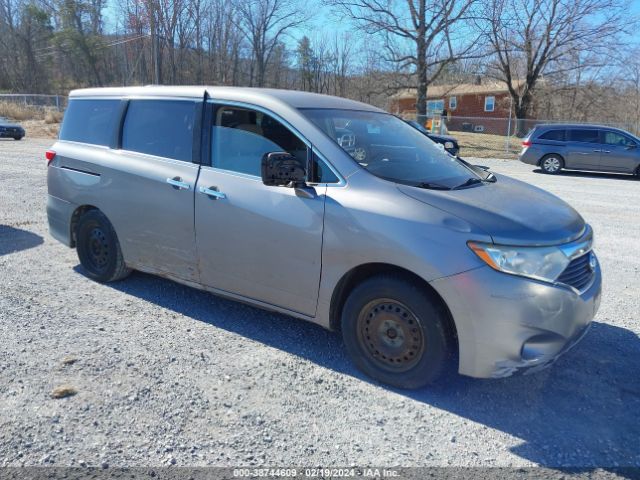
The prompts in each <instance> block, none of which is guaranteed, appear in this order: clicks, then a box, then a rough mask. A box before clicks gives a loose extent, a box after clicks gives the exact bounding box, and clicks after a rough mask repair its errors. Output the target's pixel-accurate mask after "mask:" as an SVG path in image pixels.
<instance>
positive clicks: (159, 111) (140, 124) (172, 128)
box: [122, 100, 196, 162]
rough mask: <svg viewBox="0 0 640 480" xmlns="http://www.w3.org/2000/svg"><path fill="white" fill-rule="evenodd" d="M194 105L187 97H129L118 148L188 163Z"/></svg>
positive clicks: (190, 157) (190, 149)
mask: <svg viewBox="0 0 640 480" xmlns="http://www.w3.org/2000/svg"><path fill="white" fill-rule="evenodd" d="M195 109H196V104H195V102H192V101H187V100H132V101H131V102H129V107H128V108H127V116H126V118H125V121H124V127H123V129H122V149H123V150H129V151H132V152H139V153H146V154H148V155H155V156H158V157H165V158H171V159H174V160H183V161H185V162H190V161H191V159H192V155H193V124H194V117H195Z"/></svg>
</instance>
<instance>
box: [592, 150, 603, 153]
mask: <svg viewBox="0 0 640 480" xmlns="http://www.w3.org/2000/svg"><path fill="white" fill-rule="evenodd" d="M594 152H596V153H599V152H602V150H594Z"/></svg>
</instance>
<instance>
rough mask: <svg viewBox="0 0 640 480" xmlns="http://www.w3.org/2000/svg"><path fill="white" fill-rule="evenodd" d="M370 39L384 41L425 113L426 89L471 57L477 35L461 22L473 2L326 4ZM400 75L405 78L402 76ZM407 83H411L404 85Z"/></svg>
mask: <svg viewBox="0 0 640 480" xmlns="http://www.w3.org/2000/svg"><path fill="white" fill-rule="evenodd" d="M326 1H327V2H328V3H329V4H330V5H332V6H334V7H337V8H338V9H339V10H340V11H341V12H343V13H346V14H347V15H349V17H351V18H352V19H353V20H354V21H355V22H356V23H357V24H358V25H360V26H361V27H363V28H364V30H365V31H366V32H367V33H369V34H372V35H376V36H381V37H382V38H383V43H384V49H385V52H386V56H385V58H386V59H387V60H388V61H390V62H392V63H393V64H395V65H396V66H397V68H398V74H399V76H400V77H401V78H402V77H404V79H405V82H403V83H401V84H399V85H397V86H398V87H400V88H402V87H408V86H416V87H417V102H416V110H417V113H418V116H419V117H423V118H424V117H425V116H426V113H427V90H428V87H429V85H430V84H431V83H433V82H434V81H435V80H437V78H438V76H439V75H440V73H441V72H442V70H443V68H444V67H445V66H446V65H448V64H450V63H452V62H454V61H456V60H457V59H459V58H462V57H465V56H468V55H470V54H471V53H472V52H473V51H474V49H475V47H476V37H475V36H474V35H473V32H471V31H470V30H469V29H468V28H464V27H463V25H462V24H463V23H464V22H465V21H466V20H468V18H469V16H470V14H471V9H472V7H473V5H474V4H475V3H476V0H434V1H427V0H326ZM403 73H404V75H402V74H403ZM407 81H409V82H411V83H412V84H413V85H409V84H407V83H406V82H407Z"/></svg>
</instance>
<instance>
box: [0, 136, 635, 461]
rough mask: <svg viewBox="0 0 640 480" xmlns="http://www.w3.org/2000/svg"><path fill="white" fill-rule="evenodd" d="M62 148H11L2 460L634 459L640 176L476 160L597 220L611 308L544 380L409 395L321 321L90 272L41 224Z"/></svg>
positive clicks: (4, 255) (0, 251) (0, 331)
mask: <svg viewBox="0 0 640 480" xmlns="http://www.w3.org/2000/svg"><path fill="white" fill-rule="evenodd" d="M50 143H51V141H50V140H46V141H45V140H30V139H25V140H24V141H21V142H14V141H13V140H9V141H2V140H0V465H4V466H7V465H9V466H18V465H95V466H101V465H102V466H104V465H110V466H136V465H147V466H148V465H153V466H155V465H169V464H175V465H179V466H180V465H189V466H194V465H221V466H238V465H263V464H267V465H274V466H291V465H297V466H302V465H320V464H321V465H328V466H331V465H343V466H344V465H350V464H358V465H370V464H375V465H380V466H382V465H403V466H432V465H438V466H447V465H460V466H529V465H546V466H554V467H556V466H574V467H594V466H602V467H617V466H640V446H639V445H640V340H639V338H638V334H639V333H640V241H639V239H640V181H637V180H633V179H631V178H626V177H619V176H614V175H597V174H584V173H565V174H562V175H559V176H556V177H549V176H545V175H543V174H541V173H538V172H534V171H532V170H533V169H532V167H530V166H527V165H523V164H520V163H518V162H514V161H499V160H487V159H482V160H479V161H478V163H481V164H484V165H489V166H491V167H492V168H493V169H494V170H495V171H496V172H500V173H505V174H509V175H512V176H514V177H516V178H518V179H521V180H524V181H527V182H531V183H533V184H535V185H538V186H540V187H543V188H545V189H548V190H550V191H551V192H553V193H555V194H556V195H558V196H560V197H561V198H563V199H564V200H566V201H568V202H569V203H571V204H572V205H573V206H574V207H575V208H577V209H578V210H579V211H580V212H581V214H582V215H583V216H584V217H585V219H586V220H587V221H588V222H590V223H591V225H592V226H593V227H594V230H595V232H596V251H597V253H598V255H599V258H600V261H601V263H602V266H603V270H604V289H605V290H604V295H603V300H602V306H601V308H600V311H599V313H598V315H597V317H596V319H595V323H594V326H593V329H592V330H591V332H590V333H589V335H587V337H586V338H585V339H584V340H583V342H582V343H580V344H579V345H578V346H577V347H576V348H575V349H573V350H572V351H570V352H569V353H568V354H567V355H565V356H564V357H563V358H561V359H560V360H559V361H558V362H557V363H556V364H555V365H554V366H553V367H552V368H551V369H547V370H545V371H543V372H540V373H538V374H536V375H533V376H527V377H517V378H508V379H504V380H493V381H489V380H474V379H470V378H463V377H455V378H451V379H448V380H447V381H445V382H443V383H442V384H440V385H438V386H435V387H432V388H428V389H423V390H419V391H415V392H405V391H397V390H393V389H390V388H387V387H384V386H381V385H379V384H376V383H372V382H370V381H369V380H367V379H366V378H364V377H363V376H362V375H361V374H360V373H359V372H357V371H356V370H355V368H354V367H353V366H352V365H351V364H350V363H349V360H348V359H347V358H346V355H345V353H344V352H343V348H342V345H341V340H340V339H339V337H338V336H337V335H335V334H332V333H330V332H327V331H324V330H323V329H321V328H320V327H317V326H315V325H312V324H307V323H304V322H301V321H297V320H294V319H291V318H288V317H285V316H282V315H277V314H273V313H268V312H264V311H261V310H257V309H254V308H252V307H248V306H245V305H241V304H239V303H235V302H232V301H227V300H223V299H220V298H217V297H215V296H213V295H210V294H207V293H204V292H200V291H197V290H194V289H191V288H188V287H184V286H181V285H178V284H176V283H173V282H171V281H168V280H164V279H161V278H156V277H153V276H150V275H145V274H140V273H134V274H133V275H132V276H131V277H130V278H128V279H126V280H124V281H122V282H119V283H115V284H112V285H100V284H97V283H95V282H92V281H90V280H89V279H87V278H86V277H85V276H84V275H83V274H82V269H81V268H80V267H79V266H78V260H77V257H76V254H75V251H73V250H70V249H67V248H66V247H64V246H62V245H61V244H59V243H57V242H56V241H54V240H53V239H51V238H50V237H49V235H48V233H47V225H46V212H45V202H46V166H45V161H44V159H43V152H44V150H45V149H46V148H47V146H48V145H50ZM65 385H66V386H69V387H71V388H72V389H73V390H75V391H76V392H77V393H76V394H75V395H73V396H69V397H66V398H61V399H55V398H52V397H51V393H52V391H53V390H54V389H55V388H56V387H60V386H65Z"/></svg>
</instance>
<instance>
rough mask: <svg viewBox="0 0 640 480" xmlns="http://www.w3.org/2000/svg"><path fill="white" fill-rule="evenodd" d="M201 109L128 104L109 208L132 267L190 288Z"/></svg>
mask: <svg viewBox="0 0 640 480" xmlns="http://www.w3.org/2000/svg"><path fill="white" fill-rule="evenodd" d="M202 102H203V100H202V99H175V100H172V99H157V100H156V99H132V100H130V101H129V104H128V107H127V109H126V114H125V117H124V120H123V124H122V135H121V138H120V139H119V145H120V148H119V149H118V150H117V151H116V152H115V153H114V154H113V157H112V167H113V168H112V169H111V171H110V177H111V178H109V179H108V181H109V182H110V187H109V190H108V191H109V195H110V198H109V201H108V202H105V204H106V205H108V210H109V211H108V212H105V213H106V214H107V216H108V217H109V218H110V219H111V220H112V223H113V224H114V226H115V228H116V231H117V233H118V238H119V240H120V243H121V247H122V250H123V253H124V256H125V259H126V261H127V263H128V264H130V265H131V266H133V267H135V268H139V269H141V270H145V271H150V272H152V273H157V274H165V273H166V274H173V275H175V276H177V277H180V278H183V279H186V280H193V281H196V280H197V279H198V275H197V268H196V256H195V238H194V235H195V234H194V228H193V218H194V213H193V212H194V209H193V195H194V188H195V185H196V180H197V177H198V170H199V164H198V163H197V162H198V160H199V154H198V152H199V145H200V123H201V122H200V121H199V119H200V118H201V112H202ZM194 145H196V148H195V149H194Z"/></svg>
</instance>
